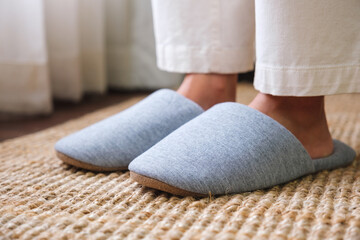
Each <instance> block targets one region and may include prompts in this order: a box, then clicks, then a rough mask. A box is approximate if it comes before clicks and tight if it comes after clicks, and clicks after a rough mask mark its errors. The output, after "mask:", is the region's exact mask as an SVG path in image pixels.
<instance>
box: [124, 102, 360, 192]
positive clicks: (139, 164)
mask: <svg viewBox="0 0 360 240" xmlns="http://www.w3.org/2000/svg"><path fill="white" fill-rule="evenodd" d="M334 145H335V150H334V153H333V154H332V155H331V156H329V157H326V158H321V159H314V160H313V159H311V158H310V156H309V155H308V153H307V151H306V150H305V149H304V147H303V146H302V144H301V143H300V142H299V141H298V140H297V139H296V137H295V136H294V135H293V134H291V133H290V132H289V131H288V130H287V129H286V128H285V127H283V126H282V125H280V124H279V123H278V122H276V121H275V120H273V119H272V118H270V117H268V116H266V115H265V114H262V113H260V112H258V111H256V110H254V109H252V108H249V107H247V106H245V105H241V104H238V103H221V104H218V105H216V106H214V107H212V108H211V109H209V110H208V111H206V112H205V113H203V114H201V115H200V116H198V117H197V118H195V119H193V120H191V121H189V122H188V123H186V124H184V125H183V126H182V127H180V128H178V129H177V130H176V131H174V132H172V133H171V134H170V135H168V136H167V137H166V138H164V139H163V140H161V141H160V142H159V143H157V144H156V145H155V146H153V147H152V148H151V149H149V150H148V151H146V152H145V153H143V154H142V155H140V156H139V157H137V158H136V159H135V160H134V161H133V162H132V163H131V164H130V165H129V170H130V171H133V172H135V173H137V174H141V175H143V176H146V177H150V178H154V179H156V180H160V181H162V182H164V183H167V184H169V185H171V186H174V187H177V188H181V189H184V190H187V191H191V192H194V193H200V194H208V193H209V192H211V193H212V194H226V193H240V192H245V191H253V190H257V189H262V188H267V187H271V186H274V185H277V184H281V183H285V182H288V181H290V180H293V179H296V178H298V177H300V176H303V175H305V174H309V173H314V172H316V171H320V170H323V169H332V168H336V167H340V166H344V165H347V164H349V163H351V162H352V161H353V160H354V158H355V151H354V150H352V149H351V148H350V147H349V146H347V145H345V144H344V143H341V142H339V141H336V140H334Z"/></svg>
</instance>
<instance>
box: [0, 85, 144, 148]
mask: <svg viewBox="0 0 360 240" xmlns="http://www.w3.org/2000/svg"><path fill="white" fill-rule="evenodd" d="M149 92H150V91H135V92H124V91H110V92H109V93H107V94H106V95H98V94H96V95H86V96H85V97H84V99H83V100H82V101H81V102H79V103H73V102H64V101H55V102H54V112H53V113H52V114H51V115H47V116H35V117H24V116H9V115H5V114H0V142H1V141H4V140H6V139H11V138H16V137H20V136H23V135H26V134H30V133H34V132H37V131H40V130H43V129H46V128H49V127H51V126H55V125H57V124H60V123H63V122H66V121H68V120H70V119H73V118H77V117H80V116H82V115H85V114H86V113H90V112H93V111H96V110H98V109H101V108H104V107H107V106H111V105H114V104H118V103H121V102H124V101H126V100H129V99H130V98H132V97H136V96H139V95H142V94H144V93H149Z"/></svg>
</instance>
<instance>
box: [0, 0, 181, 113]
mask: <svg viewBox="0 0 360 240" xmlns="http://www.w3.org/2000/svg"><path fill="white" fill-rule="evenodd" d="M180 80H181V75H179V74H170V73H166V72H161V71H159V70H158V69H157V67H156V58H155V43H154V36H153V26H152V15H151V3H150V1H149V0H0V112H11V113H22V114H46V113H49V112H51V110H52V98H58V99H66V100H71V101H79V100H81V98H82V96H83V93H84V92H95V93H104V92H105V91H106V90H107V89H108V88H109V87H112V88H122V89H156V88H163V87H174V86H176V85H177V84H179V82H180Z"/></svg>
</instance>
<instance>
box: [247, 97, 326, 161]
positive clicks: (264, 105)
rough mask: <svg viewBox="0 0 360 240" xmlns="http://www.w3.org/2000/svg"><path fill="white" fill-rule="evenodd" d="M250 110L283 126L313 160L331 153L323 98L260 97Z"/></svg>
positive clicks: (256, 98)
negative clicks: (264, 115)
mask: <svg viewBox="0 0 360 240" xmlns="http://www.w3.org/2000/svg"><path fill="white" fill-rule="evenodd" d="M249 107H252V108H254V109H257V110H259V111H260V112H262V113H264V114H266V115H268V116H270V117H271V118H273V119H275V120H276V121H278V122H279V123H280V124H282V125H283V126H285V127H286V128H287V129H288V130H289V131H290V132H292V133H293V134H294V135H295V136H296V137H297V139H298V140H299V141H300V142H301V143H302V144H303V145H304V147H305V149H306V150H307V151H308V153H309V154H310V156H311V157H312V158H320V157H325V156H328V155H330V154H331V153H332V151H333V143H332V138H331V135H330V132H329V128H328V125H327V121H326V115H325V110H324V96H319V97H281V96H273V95H269V94H263V93H259V94H258V95H257V96H256V97H255V99H254V100H253V101H252V102H251V103H250V105H249Z"/></svg>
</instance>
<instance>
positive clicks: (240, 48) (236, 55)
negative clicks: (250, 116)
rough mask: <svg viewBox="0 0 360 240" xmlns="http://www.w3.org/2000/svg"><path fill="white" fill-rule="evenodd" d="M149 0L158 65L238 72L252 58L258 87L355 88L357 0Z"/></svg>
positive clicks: (294, 92) (311, 92)
mask: <svg viewBox="0 0 360 240" xmlns="http://www.w3.org/2000/svg"><path fill="white" fill-rule="evenodd" d="M152 4H153V15H154V27H155V38H156V51H157V64H158V67H159V68H160V69H162V70H165V71H170V72H182V73H239V72H246V71H249V70H252V69H253V66H254V61H255V59H256V68H255V69H256V71H255V80H254V85H255V88H256V89H258V90H259V91H260V92H263V93H268V94H272V95H280V96H281V95H282V96H318V95H329V94H338V93H351V92H360V0H316V1H314V0H301V1H300V0H169V1H164V0H153V2H152ZM255 29H256V30H255ZM255 36H256V41H255ZM255 42H256V44H255ZM255 45H256V58H255Z"/></svg>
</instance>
